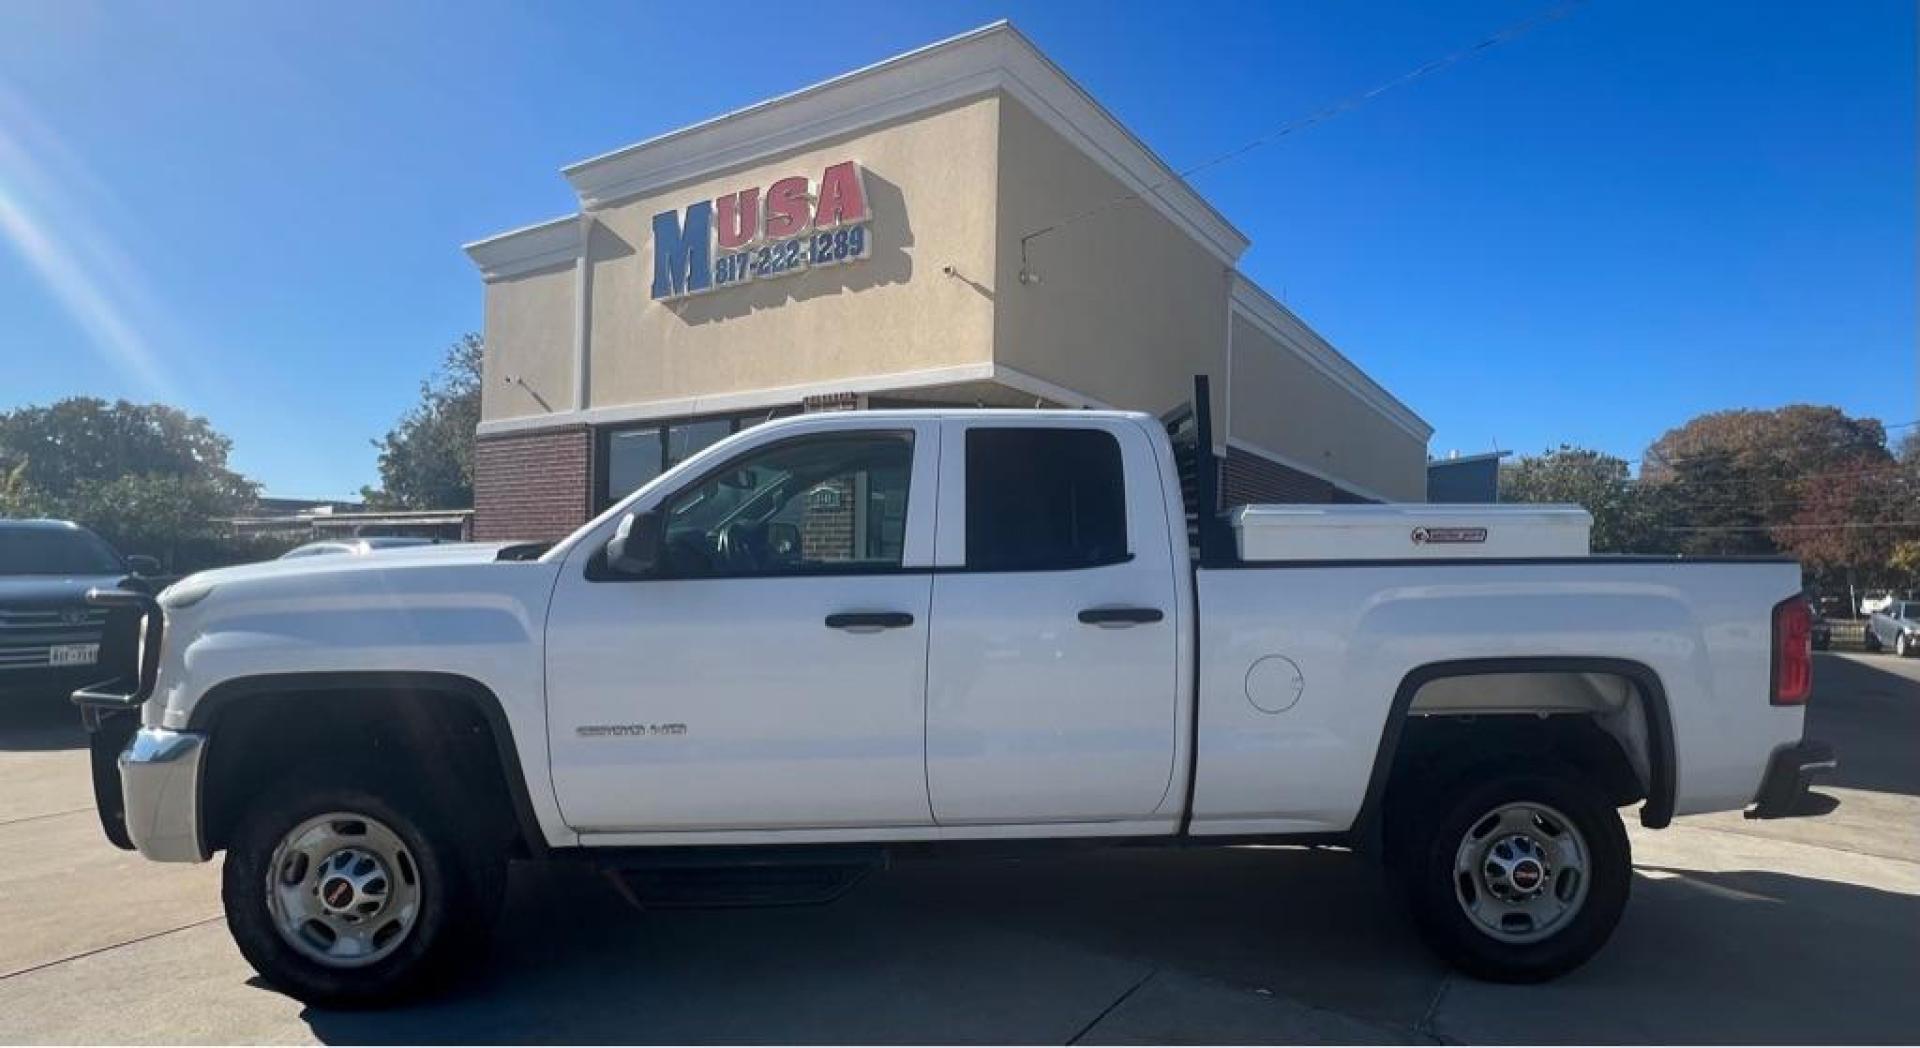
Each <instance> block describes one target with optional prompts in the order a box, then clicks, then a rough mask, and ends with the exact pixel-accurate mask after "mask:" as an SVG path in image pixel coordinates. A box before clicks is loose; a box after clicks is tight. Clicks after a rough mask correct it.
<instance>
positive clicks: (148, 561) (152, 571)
mask: <svg viewBox="0 0 1920 1048" xmlns="http://www.w3.org/2000/svg"><path fill="white" fill-rule="evenodd" d="M127 570H128V571H131V572H133V573H134V574H135V575H158V574H160V562H159V561H158V560H155V559H154V558H152V557H149V556H147V555H146V554H144V553H135V554H132V555H130V556H128V557H127Z"/></svg>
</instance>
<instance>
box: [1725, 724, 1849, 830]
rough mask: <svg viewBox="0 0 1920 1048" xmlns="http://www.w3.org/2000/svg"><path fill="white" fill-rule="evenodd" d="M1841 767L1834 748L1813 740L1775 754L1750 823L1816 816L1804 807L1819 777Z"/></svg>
mask: <svg viewBox="0 0 1920 1048" xmlns="http://www.w3.org/2000/svg"><path fill="white" fill-rule="evenodd" d="M1839 766H1840V759H1839V758H1838V757H1837V756H1835V755H1834V752H1833V747H1832V746H1830V745H1828V744H1827V743H1824V742H1818V741H1815V740H1813V739H1802V740H1800V741H1799V742H1796V743H1794V744H1793V745H1791V746H1782V747H1781V748H1779V749H1777V750H1775V751H1774V752H1773V759H1772V760H1770V761H1768V762H1767V777H1766V778H1765V779H1763V780H1761V783H1760V795H1759V796H1757V797H1755V798H1754V800H1753V807H1751V808H1749V809H1747V818H1749V819H1788V818H1792V817H1794V816H1796V815H1807V814H1812V813H1811V812H1809V811H1808V810H1807V806H1805V805H1803V804H1802V803H1801V799H1802V798H1803V797H1805V796H1806V793H1807V787H1809V786H1811V785H1812V784H1813V780H1814V777H1815V776H1818V775H1824V774H1826V773H1828V772H1831V771H1833V770H1834V769H1835V768H1838V767H1839Z"/></svg>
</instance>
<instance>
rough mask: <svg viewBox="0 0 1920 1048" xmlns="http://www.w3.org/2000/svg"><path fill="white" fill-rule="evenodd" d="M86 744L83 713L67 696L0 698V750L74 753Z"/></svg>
mask: <svg viewBox="0 0 1920 1048" xmlns="http://www.w3.org/2000/svg"><path fill="white" fill-rule="evenodd" d="M86 744H87V733H86V731H85V729H83V728H81V727H80V712H79V711H78V710H76V709H75V708H74V706H73V704H72V703H71V702H68V701H67V697H66V696H65V695H59V694H46V695H41V694H32V693H28V694H19V695H10V696H5V697H0V750H11V751H15V752H24V751H30V750H71V749H80V748H83V747H85V746H86Z"/></svg>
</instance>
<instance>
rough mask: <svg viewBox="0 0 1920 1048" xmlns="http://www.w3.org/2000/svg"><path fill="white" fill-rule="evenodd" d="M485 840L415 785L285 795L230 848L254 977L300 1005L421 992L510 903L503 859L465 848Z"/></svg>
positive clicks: (466, 953) (230, 900)
mask: <svg viewBox="0 0 1920 1048" xmlns="http://www.w3.org/2000/svg"><path fill="white" fill-rule="evenodd" d="M295 778H298V776H297V775H296V776H295ZM474 836H475V835H471V834H462V833H460V832H459V831H458V824H457V823H456V822H455V821H454V820H451V819H448V818H445V817H442V816H440V815H438V814H437V813H435V812H433V811H432V810H431V808H430V807H429V806H428V805H426V804H425V803H423V802H422V801H421V800H420V799H418V798H417V797H415V796H414V795H412V794H411V793H410V792H409V791H403V790H400V789H395V788H377V787H376V788H363V787H356V786H345V785H338V786H335V785H311V786H308V785H301V786H294V787H292V788H288V789H282V790H278V791H275V792H274V793H272V794H270V795H268V796H266V797H263V798H261V800H260V801H258V802H256V803H255V804H254V805H253V806H252V807H251V808H250V809H249V810H248V811H247V812H246V814H245V815H244V816H243V817H242V819H241V821H240V824H239V826H238V827H237V829H236V832H235V834H234V837H233V840H232V842H231V844H230V845H229V847H228V849H227V858H226V864H225V867H224V869H223V870H222V871H221V872H222V879H221V900H222V901H223V902H224V903H225V905H226V911H227V927H228V929H229V930H230V931H231V932H232V934H233V939H234V942H235V943H236V944H237V945H238V946H239V947H240V952H241V954H242V955H244V956H245V957H246V959H247V961H248V963H250V964H252V965H253V967H254V969H255V970H256V971H258V972H259V973H260V974H261V975H262V976H263V977H264V978H265V979H266V980H267V981H268V982H271V983H273V984H274V985H275V986H277V987H279V988H280V989H282V990H284V991H286V992H287V993H289V994H292V995H293V996H294V997H297V998H299V999H301V1000H303V1001H306V1002H309V1003H313V1004H328V1005H344V1006H365V1005H372V1004H380V1003H386V1002H390V1001H394V1000H398V999H400V998H404V997H407V996H410V995H413V994H417V993H419V992H420V991H423V990H425V989H428V988H429V987H431V986H433V985H434V984H436V983H438V982H440V981H441V980H443V979H444V978H445V977H446V976H447V975H449V974H451V973H452V972H453V971H454V970H456V969H457V968H458V967H459V966H460V965H461V964H463V963H465V962H467V961H469V960H471V959H472V958H474V957H475V956H477V955H479V954H480V953H482V951H481V950H480V949H479V947H481V946H482V945H484V943H485V940H486V937H487V935H488V933H489V932H490V931H491V927H492V924H493V920H494V917H495V916H496V915H497V913H498V911H499V905H500V900H501V898H502V894H503V888H504V881H505V864H504V857H503V856H501V855H498V854H490V853H486V852H483V851H481V850H480V849H477V848H473V847H470V846H466V845H463V843H462V841H463V840H465V839H472V838H473V837H474Z"/></svg>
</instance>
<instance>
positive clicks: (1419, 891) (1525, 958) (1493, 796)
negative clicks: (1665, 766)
mask: <svg viewBox="0 0 1920 1048" xmlns="http://www.w3.org/2000/svg"><path fill="white" fill-rule="evenodd" d="M1425 815H1426V816H1427V817H1425V818H1421V819H1418V820H1417V821H1416V827H1415V828H1413V829H1412V835H1413V837H1414V839H1413V840H1411V841H1409V842H1408V845H1409V848H1408V852H1407V856H1406V859H1407V861H1406V862H1405V863H1404V864H1403V865H1402V866H1401V877H1402V878H1403V880H1404V883H1405V888H1406V891H1407V895H1408V898H1409V900H1410V902H1411V905H1412V910H1413V917H1414V921H1415V923H1416V924H1417V925H1418V927H1419V929H1420V932H1421V935H1422V937H1423V938H1424V939H1425V940H1426V942H1427V944H1428V945H1429V946H1430V947H1432V949H1433V950H1434V951H1435V952H1436V953H1438V954H1439V955H1440V956H1441V957H1442V958H1444V959H1445V960H1447V961H1448V962H1449V963H1451V964H1453V965H1455V966H1456V967H1458V968H1460V969H1461V970H1463V971H1465V972H1467V973H1468V974H1470V975H1473V976H1476V977H1478V978H1482V979H1488V980H1492V981H1495V982H1540V981H1543V980H1546V979H1551V978H1553V977H1555V976H1557V975H1561V974H1563V973H1565V972H1568V971H1571V970H1572V969H1574V968H1577V967H1579V966H1580V965H1581V964H1583V963H1585V962H1586V960H1587V959H1588V958H1590V957H1592V956H1593V955H1594V954H1595V953H1596V952H1598V951H1599V949H1600V948H1601V947H1602V946H1604V945H1605V944H1606V941H1607V938H1608V937H1609V936H1610V935H1612V934H1613V929H1614V926H1615V925H1616V924H1618V923H1619V921H1620V915H1621V913H1622V912H1623V911H1624V910H1625V908H1626V903H1627V893H1628V888H1629V885H1630V884H1631V881H1632V877H1633V856H1632V850H1631V846H1630V845H1629V844H1628V842H1627V833H1626V828H1625V827H1624V826H1623V825H1622V824H1621V822H1620V816H1619V813H1618V812H1617V811H1615V809H1614V808H1613V806H1612V805H1611V804H1610V803H1608V801H1607V798H1606V795H1605V794H1604V793H1603V792H1601V791H1600V790H1599V789H1598V788H1597V787H1595V786H1594V785H1591V784H1589V783H1588V782H1587V781H1585V780H1584V779H1583V778H1581V777H1580V776H1579V775H1578V774H1577V773H1576V772H1575V771H1574V770H1573V769H1571V768H1561V767H1555V766H1543V767H1535V768H1528V769H1525V770H1518V771H1514V772H1510V773H1499V772H1496V773H1494V774H1493V775H1491V776H1486V775H1481V776H1474V777H1471V778H1469V779H1466V780H1464V781H1463V782H1462V784H1461V785H1460V786H1459V787H1458V788H1456V789H1454V790H1451V791H1447V792H1446V793H1445V794H1443V795H1442V796H1441V797H1440V798H1439V799H1438V801H1437V803H1435V804H1434V806H1433V807H1432V808H1430V809H1429V810H1428V811H1427V812H1426V813H1425Z"/></svg>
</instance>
